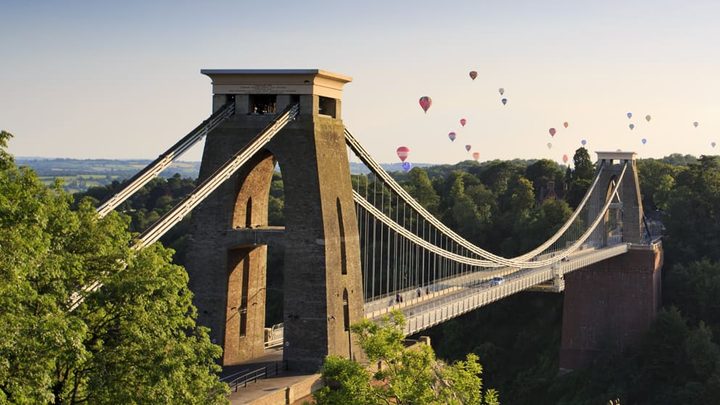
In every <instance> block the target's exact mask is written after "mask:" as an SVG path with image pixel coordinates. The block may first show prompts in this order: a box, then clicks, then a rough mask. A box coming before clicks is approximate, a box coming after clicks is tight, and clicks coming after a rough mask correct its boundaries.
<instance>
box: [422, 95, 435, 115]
mask: <svg viewBox="0 0 720 405" xmlns="http://www.w3.org/2000/svg"><path fill="white" fill-rule="evenodd" d="M419 102H420V107H422V109H423V111H425V114H427V110H428V109H429V108H430V106H431V105H432V99H431V98H430V97H428V96H422V97H420V101H419Z"/></svg>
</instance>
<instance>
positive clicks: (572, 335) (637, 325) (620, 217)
mask: <svg viewBox="0 0 720 405" xmlns="http://www.w3.org/2000/svg"><path fill="white" fill-rule="evenodd" d="M635 157H636V155H635V153H633V152H598V170H600V168H602V172H601V173H600V178H599V179H598V184H597V186H596V187H595V190H594V192H593V194H592V195H591V196H590V200H589V201H588V204H589V215H588V220H592V219H594V218H596V217H597V215H598V214H599V213H600V212H601V210H602V207H603V206H604V205H605V202H606V201H607V199H608V198H613V200H612V203H611V205H610V210H609V212H608V214H607V215H606V216H605V220H604V221H603V222H602V223H600V224H599V225H598V228H597V230H596V231H595V232H594V233H593V235H591V238H590V241H591V242H592V243H595V244H596V245H595V247H605V246H607V245H608V244H617V245H618V247H619V248H623V246H627V253H625V254H622V255H619V256H615V257H613V258H610V259H608V260H604V261H601V262H598V263H595V264H593V265H590V266H588V267H586V268H584V269H582V270H579V271H575V272H572V273H569V274H566V275H565V297H564V303H563V324H562V340H561V347H560V368H561V369H576V368H583V367H586V366H588V365H590V364H591V362H592V360H593V359H594V358H595V356H596V355H597V354H599V353H601V352H619V351H621V350H622V349H624V348H625V347H627V346H629V345H631V344H633V343H635V342H637V341H638V339H640V337H641V336H642V334H643V333H644V332H645V331H646V330H647V329H648V327H649V326H650V324H651V323H652V321H653V319H654V318H655V315H656V313H657V308H658V307H659V305H660V302H661V291H660V287H661V282H660V280H661V271H662V265H663V250H662V244H661V243H660V242H659V241H657V242H653V241H649V240H648V239H646V238H645V234H644V233H645V227H644V226H643V208H642V199H641V195H640V182H639V180H638V171H637V165H636V161H635ZM626 163H627V164H628V167H627V170H626V171H625V175H624V178H623V180H622V184H621V186H620V189H619V190H618V196H613V195H611V191H612V189H613V187H614V184H615V182H616V181H618V180H619V179H620V174H621V173H622V169H623V166H624V165H625V164H626ZM618 197H619V198H618Z"/></svg>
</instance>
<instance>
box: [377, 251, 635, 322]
mask: <svg viewBox="0 0 720 405" xmlns="http://www.w3.org/2000/svg"><path fill="white" fill-rule="evenodd" d="M629 248H630V246H629V244H627V243H620V244H616V245H613V246H609V247H604V248H599V249H598V248H594V247H588V246H584V247H583V249H579V250H578V251H576V252H575V253H573V254H572V255H570V256H568V258H569V260H567V261H561V262H558V263H555V264H553V265H548V266H545V267H540V268H536V269H520V270H518V269H516V268H507V267H505V268H498V269H492V270H487V271H478V272H474V273H470V274H466V275H462V276H458V277H454V278H452V279H446V280H439V281H438V282H437V283H434V284H430V285H429V286H427V289H428V290H427V291H429V293H426V292H425V291H420V296H418V292H417V288H415V289H413V290H410V291H403V292H401V293H400V294H401V295H402V296H403V302H401V303H396V302H395V301H394V297H391V296H386V297H384V298H381V299H376V300H374V301H370V302H367V303H366V304H365V316H366V317H367V318H368V319H373V320H374V319H379V318H380V317H382V316H383V315H385V314H387V313H388V312H390V311H392V310H395V309H399V310H401V311H402V312H403V313H404V314H405V319H406V321H407V323H406V326H405V334H406V335H412V334H414V333H417V332H419V331H421V330H424V329H427V328H430V327H432V326H434V325H437V324H440V323H442V322H445V321H447V320H450V319H452V318H455V317H457V316H460V315H462V314H464V313H466V312H469V311H472V310H474V309H477V308H480V307H482V306H485V305H487V304H489V303H491V302H494V301H497V300H499V299H501V298H504V297H507V296H509V295H512V294H515V293H518V292H520V291H524V290H527V289H529V288H531V287H534V286H537V285H538V284H542V283H545V282H548V281H553V279H554V278H555V276H556V275H557V276H561V275H564V274H566V273H570V272H572V271H575V270H577V269H580V268H583V267H586V266H589V265H591V264H593V263H597V262H600V261H603V260H606V259H609V258H611V257H614V256H618V255H621V254H623V253H626V252H627V251H628V250H629ZM493 277H504V278H503V282H502V283H501V284H498V285H494V284H493V283H491V282H490V280H491V279H492V278H493ZM390 300H393V304H392V305H390V302H389V301H390Z"/></svg>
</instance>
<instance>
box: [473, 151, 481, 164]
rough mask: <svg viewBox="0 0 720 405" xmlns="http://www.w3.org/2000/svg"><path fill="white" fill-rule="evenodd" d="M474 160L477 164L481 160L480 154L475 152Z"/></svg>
mask: <svg viewBox="0 0 720 405" xmlns="http://www.w3.org/2000/svg"><path fill="white" fill-rule="evenodd" d="M473 159H475V161H476V162H477V160H478V159H480V152H473Z"/></svg>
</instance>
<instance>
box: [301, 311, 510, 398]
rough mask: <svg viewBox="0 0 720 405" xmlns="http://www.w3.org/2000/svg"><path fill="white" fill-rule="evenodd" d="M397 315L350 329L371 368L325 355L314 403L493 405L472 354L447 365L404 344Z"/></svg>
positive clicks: (421, 349)
mask: <svg viewBox="0 0 720 405" xmlns="http://www.w3.org/2000/svg"><path fill="white" fill-rule="evenodd" d="M404 323H405V320H404V318H403V316H402V313H401V312H399V311H396V312H394V313H392V314H391V315H390V316H388V317H386V318H385V319H384V320H383V321H381V322H380V323H374V322H371V321H368V320H363V321H361V322H360V323H358V324H356V325H353V326H352V327H351V329H352V331H353V333H355V334H357V336H358V340H359V344H360V346H361V347H362V348H363V350H364V351H365V353H366V354H367V357H368V360H369V362H370V363H371V364H379V363H381V364H382V368H381V369H380V370H379V371H377V372H375V373H372V374H371V372H370V371H368V370H366V369H365V368H363V366H362V365H360V364H358V363H356V362H353V361H350V360H346V359H343V358H340V357H337V356H329V357H328V358H327V359H326V361H325V364H324V365H323V370H322V375H323V379H324V380H325V382H326V386H325V387H324V388H322V389H321V390H319V391H318V392H316V393H315V400H316V401H317V403H318V404H320V405H323V404H328V405H329V404H358V405H359V404H367V405H372V404H416V405H423V404H457V405H460V404H477V405H480V404H485V405H491V404H498V403H499V402H498V398H497V393H496V392H495V390H492V389H488V390H483V388H482V380H481V378H480V375H481V373H482V367H481V366H480V364H479V363H478V358H477V356H475V355H472V354H470V355H468V356H467V358H466V359H465V360H463V361H458V362H456V363H454V364H452V365H446V364H443V363H441V362H439V361H438V360H437V359H436V358H435V353H434V352H433V350H432V348H431V347H430V346H428V345H425V344H419V345H415V346H413V347H410V348H406V347H405V345H404V344H403V332H402V331H403V326H404Z"/></svg>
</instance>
